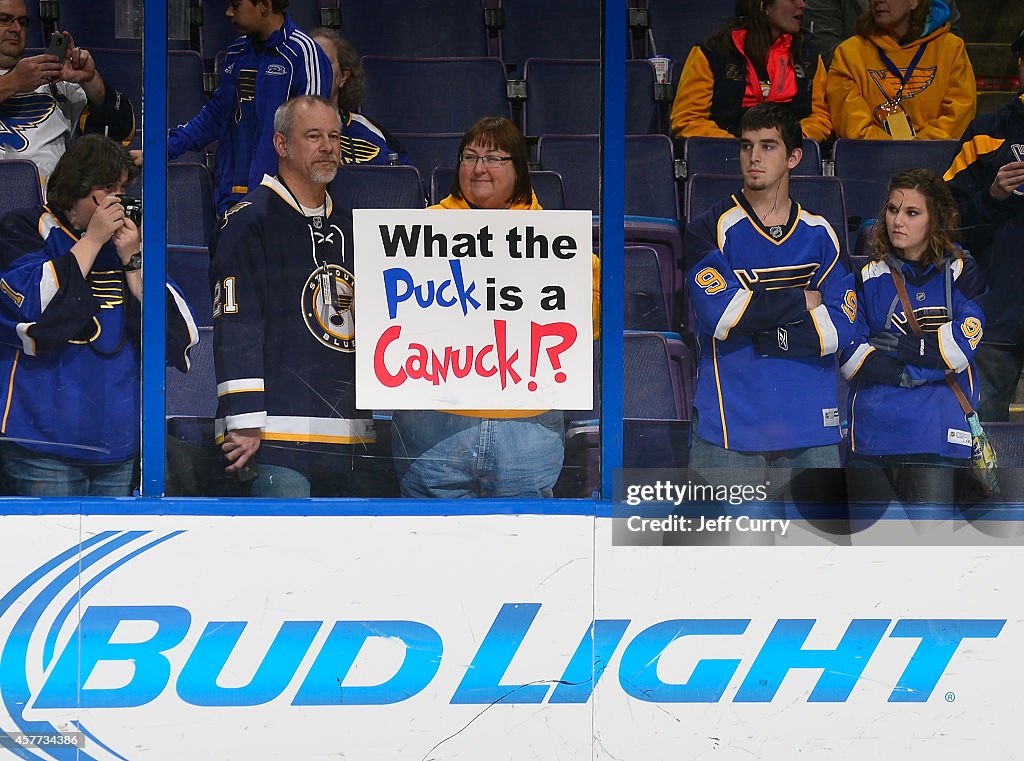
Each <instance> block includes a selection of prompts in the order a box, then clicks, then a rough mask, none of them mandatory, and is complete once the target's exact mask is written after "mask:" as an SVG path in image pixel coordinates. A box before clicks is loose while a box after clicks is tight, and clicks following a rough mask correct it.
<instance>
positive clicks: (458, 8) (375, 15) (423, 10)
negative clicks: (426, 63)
mask: <svg viewBox="0 0 1024 761" xmlns="http://www.w3.org/2000/svg"><path fill="white" fill-rule="evenodd" d="M340 31H341V34H342V35H343V36H344V37H345V39H347V40H348V41H349V42H351V43H352V45H353V46H354V47H355V49H356V50H357V51H359V53H360V54H362V55H384V56H415V57H417V58H442V57H446V56H464V57H472V56H486V55H488V54H489V51H488V44H487V41H488V40H487V28H486V26H485V25H484V9H483V6H482V5H481V3H480V0H445V2H442V3H438V2H435V0H374V1H373V2H366V0H343V2H342V3H341V29H340Z"/></svg>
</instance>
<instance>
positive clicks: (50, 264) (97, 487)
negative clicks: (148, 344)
mask: <svg viewBox="0 0 1024 761" xmlns="http://www.w3.org/2000/svg"><path fill="white" fill-rule="evenodd" d="M136 171H137V170H136V168H135V165H134V163H133V162H132V159H131V156H130V155H129V154H128V151H127V149H126V148H124V147H123V146H121V145H119V144H117V143H115V142H113V141H112V140H109V139H107V138H105V137H101V136H99V135H85V136H84V137H80V138H78V139H77V140H75V141H73V142H72V143H71V145H70V146H69V147H68V149H67V151H66V152H65V153H64V155H63V156H62V157H61V159H60V161H58V162H57V166H56V167H55V168H54V170H53V173H52V174H51V175H50V177H49V182H48V183H47V204H46V205H45V206H42V207H37V208H31V209H20V210H18V211H13V212H11V213H10V214H8V215H7V216H5V217H4V218H3V220H2V221H0V395H2V397H3V399H4V400H5V406H4V412H3V417H2V419H0V434H2V437H0V459H2V461H3V465H4V468H5V470H6V472H7V477H8V479H9V480H10V481H11V482H12V484H13V488H14V491H15V492H16V493H17V494H19V495H23V496H40V497H41V496H48V497H56V496H108V497H113V496H122V497H123V496H128V495H130V494H131V493H132V484H133V480H132V472H133V470H134V466H135V462H136V460H137V458H138V454H139V412H140V410H139V400H140V354H141V346H140V343H141V336H140V329H141V314H142V303H141V302H142V253H141V251H142V249H141V247H140V231H139V228H138V227H137V226H136V224H135V222H133V221H132V220H131V219H129V218H128V217H127V216H126V214H125V210H124V206H123V204H122V199H120V198H119V197H118V194H120V193H123V192H124V189H125V186H126V185H127V184H128V183H129V181H130V180H131V178H132V177H133V176H134V175H135V173H136ZM153 274H154V275H156V276H157V277H160V273H153ZM166 302H167V303H166V310H167V349H166V350H167V358H168V362H169V363H171V364H174V365H175V366H176V367H178V369H180V370H182V371H183V372H184V371H185V370H187V369H188V359H187V351H188V349H189V348H191V346H193V345H194V344H195V342H196V341H197V340H198V331H197V329H196V326H195V322H194V321H193V319H192V315H191V312H190V311H189V309H188V307H187V306H186V304H185V301H184V299H183V298H182V296H181V294H180V292H179V291H177V290H175V289H174V288H172V287H171V286H168V288H167V290H166Z"/></svg>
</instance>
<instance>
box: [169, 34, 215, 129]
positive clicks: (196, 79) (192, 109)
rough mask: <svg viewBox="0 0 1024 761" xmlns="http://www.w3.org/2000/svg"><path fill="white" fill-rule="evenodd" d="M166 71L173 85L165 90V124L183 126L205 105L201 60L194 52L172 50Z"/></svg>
mask: <svg viewBox="0 0 1024 761" xmlns="http://www.w3.org/2000/svg"><path fill="white" fill-rule="evenodd" d="M167 70H168V71H169V72H173V75H172V76H173V85H172V86H171V87H168V88H167V124H168V126H171V127H174V126H176V125H178V124H184V123H185V122H187V121H188V120H189V119H191V118H192V117H193V116H195V115H196V114H198V113H199V111H200V110H202V108H203V106H204V105H206V94H205V93H204V92H203V59H202V58H201V57H200V55H199V53H197V52H195V51H194V50H172V51H171V52H170V57H169V58H168V61H167Z"/></svg>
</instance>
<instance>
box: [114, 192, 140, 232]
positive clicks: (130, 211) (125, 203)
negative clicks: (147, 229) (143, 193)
mask: <svg viewBox="0 0 1024 761" xmlns="http://www.w3.org/2000/svg"><path fill="white" fill-rule="evenodd" d="M117 200H119V201H120V202H121V206H122V207H123V208H124V215H125V216H126V217H128V219H130V220H131V221H132V222H134V223H135V226H136V227H142V199H141V198H132V197H131V196H125V195H119V196H118V197H117Z"/></svg>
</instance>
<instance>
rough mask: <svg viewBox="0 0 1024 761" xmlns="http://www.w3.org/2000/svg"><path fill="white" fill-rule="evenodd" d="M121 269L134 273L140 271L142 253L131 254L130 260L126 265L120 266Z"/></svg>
mask: <svg viewBox="0 0 1024 761" xmlns="http://www.w3.org/2000/svg"><path fill="white" fill-rule="evenodd" d="M121 269H123V270H124V271H125V272H135V271H136V270H140V269H142V252H141V251H137V252H136V253H134V254H132V257H131V259H129V260H128V263H127V264H122V265H121Z"/></svg>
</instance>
